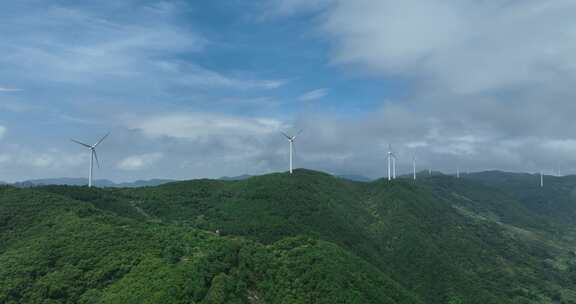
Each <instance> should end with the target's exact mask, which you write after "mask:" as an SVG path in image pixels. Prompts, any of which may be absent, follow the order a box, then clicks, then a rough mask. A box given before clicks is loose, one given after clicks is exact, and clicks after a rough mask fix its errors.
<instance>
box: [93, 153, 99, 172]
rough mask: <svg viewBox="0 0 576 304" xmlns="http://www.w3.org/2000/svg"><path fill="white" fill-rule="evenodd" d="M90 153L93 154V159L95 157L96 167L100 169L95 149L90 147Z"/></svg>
mask: <svg viewBox="0 0 576 304" xmlns="http://www.w3.org/2000/svg"><path fill="white" fill-rule="evenodd" d="M92 154H94V159H96V165H97V166H98V169H100V161H99V160H98V153H96V149H92Z"/></svg>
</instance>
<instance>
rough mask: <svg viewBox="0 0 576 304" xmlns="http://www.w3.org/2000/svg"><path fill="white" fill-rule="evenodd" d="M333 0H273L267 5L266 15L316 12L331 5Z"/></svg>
mask: <svg viewBox="0 0 576 304" xmlns="http://www.w3.org/2000/svg"><path fill="white" fill-rule="evenodd" d="M331 2H333V1H332V0H272V1H269V2H267V5H266V6H265V8H264V10H265V16H266V17H273V16H290V15H294V14H300V13H307V12H315V11H318V10H320V9H322V8H325V7H326V6H327V5H329V4H330V3H331Z"/></svg>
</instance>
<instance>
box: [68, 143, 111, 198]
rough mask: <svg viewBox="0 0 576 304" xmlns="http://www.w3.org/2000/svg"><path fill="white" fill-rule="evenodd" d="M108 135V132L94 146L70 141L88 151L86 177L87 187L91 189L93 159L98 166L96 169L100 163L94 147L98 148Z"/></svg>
mask: <svg viewBox="0 0 576 304" xmlns="http://www.w3.org/2000/svg"><path fill="white" fill-rule="evenodd" d="M108 135H110V132H108V133H107V134H106V135H104V136H102V138H100V140H98V141H97V142H96V143H95V144H93V145H88V144H85V143H83V142H80V141H77V140H74V139H71V141H73V142H75V143H77V144H79V145H81V146H84V147H86V148H88V149H89V150H90V173H89V175H88V187H92V175H93V173H92V172H93V169H94V159H96V164H97V165H98V168H100V161H98V154H97V153H96V147H98V145H99V144H100V143H102V141H104V139H106V137H108Z"/></svg>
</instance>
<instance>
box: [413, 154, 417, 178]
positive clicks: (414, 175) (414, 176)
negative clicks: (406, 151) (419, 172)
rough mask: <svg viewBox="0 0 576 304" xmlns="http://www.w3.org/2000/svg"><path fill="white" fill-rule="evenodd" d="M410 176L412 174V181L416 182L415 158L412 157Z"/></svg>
mask: <svg viewBox="0 0 576 304" xmlns="http://www.w3.org/2000/svg"><path fill="white" fill-rule="evenodd" d="M412 174H413V176H412V177H413V178H414V180H416V156H414V157H413V158H412Z"/></svg>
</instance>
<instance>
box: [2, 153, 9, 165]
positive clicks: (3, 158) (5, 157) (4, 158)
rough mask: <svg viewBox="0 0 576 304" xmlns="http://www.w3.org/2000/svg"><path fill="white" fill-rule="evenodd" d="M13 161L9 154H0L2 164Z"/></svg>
mask: <svg viewBox="0 0 576 304" xmlns="http://www.w3.org/2000/svg"><path fill="white" fill-rule="evenodd" d="M11 159H12V157H11V156H10V155H8V154H0V164H3V163H7V162H9V161H10V160H11Z"/></svg>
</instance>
